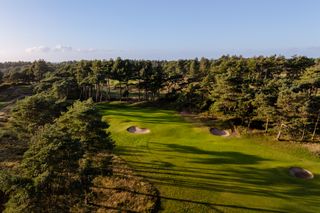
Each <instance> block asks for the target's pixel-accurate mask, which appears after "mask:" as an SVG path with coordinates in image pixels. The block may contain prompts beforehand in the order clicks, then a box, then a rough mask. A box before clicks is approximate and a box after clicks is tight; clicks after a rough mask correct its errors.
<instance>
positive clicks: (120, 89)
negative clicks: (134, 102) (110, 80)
mask: <svg viewBox="0 0 320 213" xmlns="http://www.w3.org/2000/svg"><path fill="white" fill-rule="evenodd" d="M120 101H122V85H121V81H120Z"/></svg>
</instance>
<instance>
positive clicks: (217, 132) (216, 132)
mask: <svg viewBox="0 0 320 213" xmlns="http://www.w3.org/2000/svg"><path fill="white" fill-rule="evenodd" d="M210 133H211V134H213V135H218V136H224V137H227V136H230V132H229V131H228V130H220V129H217V128H210Z"/></svg>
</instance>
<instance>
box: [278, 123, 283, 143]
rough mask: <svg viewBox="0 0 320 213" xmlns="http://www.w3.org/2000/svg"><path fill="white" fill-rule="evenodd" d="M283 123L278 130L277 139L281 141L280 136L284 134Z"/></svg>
mask: <svg viewBox="0 0 320 213" xmlns="http://www.w3.org/2000/svg"><path fill="white" fill-rule="evenodd" d="M282 125H283V124H281V125H280V129H279V132H278V135H277V140H278V141H279V140H280V137H281V134H282Z"/></svg>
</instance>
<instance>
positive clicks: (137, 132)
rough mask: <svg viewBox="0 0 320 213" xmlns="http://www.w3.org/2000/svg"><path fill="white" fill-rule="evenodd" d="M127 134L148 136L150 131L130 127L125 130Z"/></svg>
mask: <svg viewBox="0 0 320 213" xmlns="http://www.w3.org/2000/svg"><path fill="white" fill-rule="evenodd" d="M127 131H128V132H130V133H134V134H148V133H150V129H147V128H139V127H137V126H130V127H129V128H128V129H127Z"/></svg>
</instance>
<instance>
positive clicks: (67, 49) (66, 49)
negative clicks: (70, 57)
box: [52, 44, 73, 52]
mask: <svg viewBox="0 0 320 213" xmlns="http://www.w3.org/2000/svg"><path fill="white" fill-rule="evenodd" d="M52 50H53V51H55V52H70V51H73V48H72V47H71V46H63V45H61V44H58V45H56V46H55V47H54V48H53V49H52Z"/></svg>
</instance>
